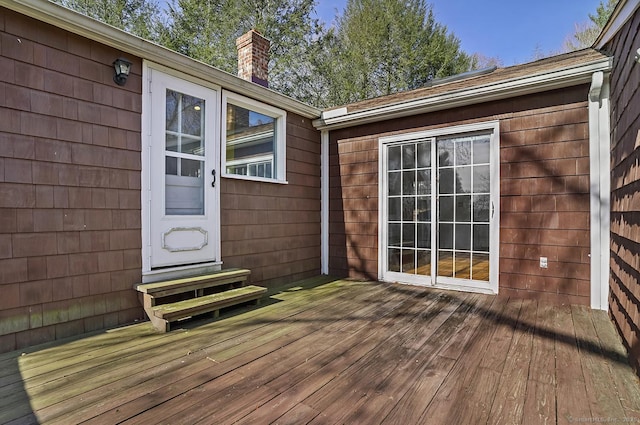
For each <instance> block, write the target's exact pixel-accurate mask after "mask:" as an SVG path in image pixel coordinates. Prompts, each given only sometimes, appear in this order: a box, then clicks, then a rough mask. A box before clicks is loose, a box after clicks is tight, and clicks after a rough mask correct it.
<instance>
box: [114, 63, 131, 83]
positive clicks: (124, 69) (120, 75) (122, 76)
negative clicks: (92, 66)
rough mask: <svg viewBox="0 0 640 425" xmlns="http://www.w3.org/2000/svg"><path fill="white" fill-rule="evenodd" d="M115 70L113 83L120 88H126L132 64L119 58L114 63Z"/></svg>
mask: <svg viewBox="0 0 640 425" xmlns="http://www.w3.org/2000/svg"><path fill="white" fill-rule="evenodd" d="M113 69H114V71H115V74H113V81H115V83H116V84H117V85H119V86H124V83H126V82H127V77H128V76H129V71H131V62H129V61H128V60H126V59H123V58H118V59H116V60H115V61H113Z"/></svg>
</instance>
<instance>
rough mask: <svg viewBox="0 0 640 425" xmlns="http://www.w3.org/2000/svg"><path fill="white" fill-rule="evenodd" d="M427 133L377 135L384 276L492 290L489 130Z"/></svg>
mask: <svg viewBox="0 0 640 425" xmlns="http://www.w3.org/2000/svg"><path fill="white" fill-rule="evenodd" d="M425 136H426V137H415V135H414V137H405V138H403V137H402V136H400V137H398V136H396V137H393V138H390V139H387V140H381V142H382V143H381V149H382V155H381V158H382V161H381V169H382V170H381V171H382V173H381V176H382V179H383V180H382V181H381V188H382V190H381V200H382V203H381V229H382V234H381V247H382V251H383V252H382V255H381V272H382V273H381V274H382V279H383V280H386V281H394V282H405V283H413V284H422V285H438V286H446V287H453V288H458V289H472V290H479V291H483V292H497V273H492V271H493V270H492V268H493V267H497V261H494V260H497V251H496V250H497V235H496V233H497V219H496V218H495V212H496V211H495V208H496V199H497V198H496V197H497V193H496V192H497V191H499V186H498V185H499V181H498V180H499V179H498V178H496V169H495V167H497V164H494V161H493V160H492V159H493V158H492V157H493V156H494V155H493V154H494V153H495V150H494V149H493V146H492V139H493V132H487V131H484V132H474V133H471V134H450V135H446V134H445V135H442V136H437V135H434V136H429V135H425ZM495 162H496V163H497V161H495ZM494 263H495V264H494ZM496 271H497V270H496ZM492 276H493V279H492Z"/></svg>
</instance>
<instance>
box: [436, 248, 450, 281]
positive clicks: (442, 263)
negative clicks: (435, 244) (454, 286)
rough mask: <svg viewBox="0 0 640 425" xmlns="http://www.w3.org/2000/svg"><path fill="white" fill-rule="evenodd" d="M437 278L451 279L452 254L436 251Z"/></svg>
mask: <svg viewBox="0 0 640 425" xmlns="http://www.w3.org/2000/svg"><path fill="white" fill-rule="evenodd" d="M437 271H438V276H445V277H453V252H451V251H438V269H437Z"/></svg>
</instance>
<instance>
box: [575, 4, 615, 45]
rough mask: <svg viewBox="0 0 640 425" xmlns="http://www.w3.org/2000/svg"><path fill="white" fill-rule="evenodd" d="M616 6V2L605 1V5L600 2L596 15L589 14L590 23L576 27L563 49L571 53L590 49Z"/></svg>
mask: <svg viewBox="0 0 640 425" xmlns="http://www.w3.org/2000/svg"><path fill="white" fill-rule="evenodd" d="M616 4H618V0H606V3H604V2H603V1H602V0H601V1H600V4H599V5H598V7H597V9H596V14H595V15H592V14H591V13H590V14H589V21H590V22H588V23H583V24H577V25H576V31H575V33H574V34H573V35H571V36H570V37H569V38H568V39H567V40H566V41H565V43H564V49H565V50H566V51H573V50H580V49H584V48H587V47H591V46H592V45H593V43H594V42H595V41H596V39H597V38H598V36H599V35H600V32H601V31H602V29H603V28H604V26H605V25H606V24H607V21H608V20H609V17H610V16H611V14H612V13H613V10H614V9H615V8H616Z"/></svg>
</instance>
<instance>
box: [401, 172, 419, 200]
mask: <svg viewBox="0 0 640 425" xmlns="http://www.w3.org/2000/svg"><path fill="white" fill-rule="evenodd" d="M415 193H416V172H415V171H403V172H402V194H403V195H415Z"/></svg>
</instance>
